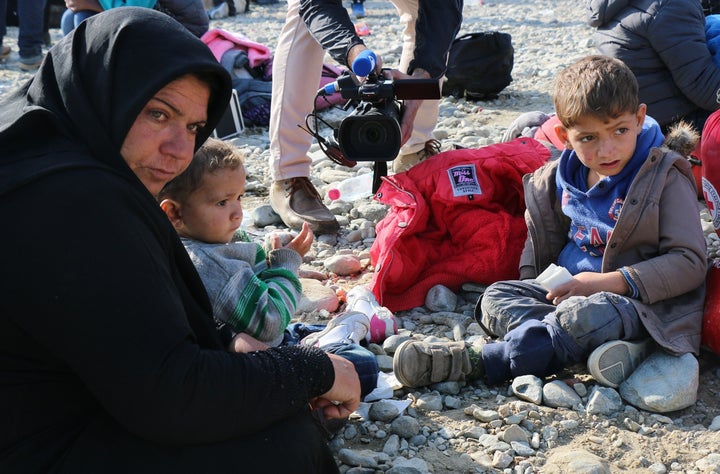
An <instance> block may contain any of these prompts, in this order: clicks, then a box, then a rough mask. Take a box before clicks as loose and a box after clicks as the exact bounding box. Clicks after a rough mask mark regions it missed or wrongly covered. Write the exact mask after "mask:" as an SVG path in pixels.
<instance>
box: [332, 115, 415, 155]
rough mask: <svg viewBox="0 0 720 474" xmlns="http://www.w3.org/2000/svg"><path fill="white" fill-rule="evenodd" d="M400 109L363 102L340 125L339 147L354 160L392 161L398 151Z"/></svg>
mask: <svg viewBox="0 0 720 474" xmlns="http://www.w3.org/2000/svg"><path fill="white" fill-rule="evenodd" d="M398 115H399V110H398V108H397V106H396V105H395V104H394V103H392V102H388V103H384V104H370V103H363V104H361V105H360V106H358V107H357V108H356V109H355V111H354V112H353V113H352V114H350V115H348V116H347V117H345V118H344V119H343V120H342V122H340V128H339V129H338V144H339V145H340V149H341V150H342V152H343V154H344V155H345V157H346V158H347V159H349V160H353V161H392V160H394V159H395V157H396V156H397V154H398V151H399V150H400V139H401V135H400V134H401V132H400V124H399V123H398Z"/></svg>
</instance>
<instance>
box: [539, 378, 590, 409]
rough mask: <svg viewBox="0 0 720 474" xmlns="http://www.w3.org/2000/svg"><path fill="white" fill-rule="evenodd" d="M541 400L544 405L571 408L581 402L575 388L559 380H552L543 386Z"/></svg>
mask: <svg viewBox="0 0 720 474" xmlns="http://www.w3.org/2000/svg"><path fill="white" fill-rule="evenodd" d="M543 401H544V403H545V405H547V406H549V407H555V408H558V407H564V408H572V407H574V406H575V405H577V404H579V403H582V400H581V399H580V396H579V395H578V394H577V393H575V390H573V389H572V388H570V387H568V386H567V384H565V383H563V382H561V381H559V380H553V381H552V382H550V383H547V384H545V385H544V386H543Z"/></svg>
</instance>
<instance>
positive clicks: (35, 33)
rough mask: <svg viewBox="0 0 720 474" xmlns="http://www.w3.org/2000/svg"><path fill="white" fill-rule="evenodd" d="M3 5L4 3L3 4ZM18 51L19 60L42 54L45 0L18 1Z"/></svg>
mask: <svg viewBox="0 0 720 474" xmlns="http://www.w3.org/2000/svg"><path fill="white" fill-rule="evenodd" d="M3 3H4V2H3ZM17 13H18V22H19V23H20V27H19V29H18V30H19V33H18V49H19V50H20V57H21V58H29V57H32V56H39V55H41V54H42V47H43V33H44V20H45V0H20V1H19V2H18V3H17Z"/></svg>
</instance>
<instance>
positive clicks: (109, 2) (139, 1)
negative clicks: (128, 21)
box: [99, 0, 157, 10]
mask: <svg viewBox="0 0 720 474" xmlns="http://www.w3.org/2000/svg"><path fill="white" fill-rule="evenodd" d="M99 2H100V6H101V7H103V10H110V9H111V8H117V7H145V8H153V7H154V6H155V4H156V3H157V0H99Z"/></svg>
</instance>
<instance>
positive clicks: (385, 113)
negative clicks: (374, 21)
mask: <svg viewBox="0 0 720 474" xmlns="http://www.w3.org/2000/svg"><path fill="white" fill-rule="evenodd" d="M363 53H364V54H363ZM363 53H361V55H360V56H358V58H357V59H356V60H355V61H354V62H353V66H352V68H353V72H355V74H356V75H358V76H367V78H366V80H365V81H364V82H362V83H361V82H359V81H358V80H357V79H356V77H355V76H353V75H350V74H347V75H343V76H341V77H339V78H338V80H337V81H335V82H334V83H333V84H329V85H327V86H325V88H323V89H321V90H320V91H318V93H319V94H320V95H328V94H331V93H333V92H339V93H340V95H341V96H342V97H343V99H347V100H349V101H350V102H348V105H353V104H355V103H357V105H356V106H355V109H354V110H353V111H352V112H351V113H350V114H349V115H347V116H346V117H344V118H343V119H342V121H341V122H340V125H339V127H338V128H337V129H334V130H333V138H334V141H335V142H337V145H338V146H339V148H340V151H341V152H342V155H343V156H344V158H345V159H347V160H349V161H354V162H357V161H380V162H385V161H392V160H394V159H395V157H396V156H397V154H398V152H399V151H400V142H401V139H402V134H401V131H400V120H401V118H402V107H401V104H400V102H398V101H400V100H406V99H439V98H440V97H441V93H440V92H441V89H440V81H439V80H438V79H395V80H393V79H387V78H385V77H384V76H383V75H381V74H377V73H376V72H375V55H374V53H372V52H371V51H369V50H365V51H363Z"/></svg>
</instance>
